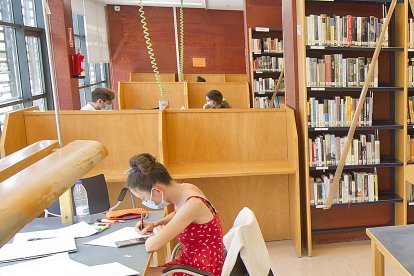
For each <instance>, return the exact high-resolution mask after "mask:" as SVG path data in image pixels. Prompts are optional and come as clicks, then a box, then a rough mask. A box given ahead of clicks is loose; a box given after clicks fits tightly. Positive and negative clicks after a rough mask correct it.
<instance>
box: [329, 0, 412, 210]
mask: <svg viewBox="0 0 414 276" xmlns="http://www.w3.org/2000/svg"><path fill="white" fill-rule="evenodd" d="M410 1H412V0H410ZM396 4H397V0H392V2H391V6H390V9H389V12H388V14H387V17H386V18H385V22H384V25H383V28H382V31H381V34H380V37H379V39H378V43H377V46H376V47H375V52H374V56H373V57H372V59H371V64H370V66H369V70H368V75H367V77H366V78H365V83H364V87H362V91H361V95H360V97H359V102H358V106H357V109H356V110H355V113H354V117H353V118H352V124H351V127H350V128H349V131H348V136H347V137H346V142H345V146H344V151H343V153H342V155H341V160H340V161H339V164H338V167H337V168H336V171H335V176H334V180H333V183H332V184H331V187H330V189H329V195H328V198H327V199H326V204H325V207H324V209H330V208H331V206H332V203H333V198H334V195H335V192H336V190H337V189H338V186H339V180H340V179H341V175H342V171H343V170H344V166H345V161H346V157H347V155H348V151H349V147H350V146H351V142H352V139H353V137H354V133H355V129H356V127H357V123H358V120H359V116H360V114H361V111H362V107H363V105H364V102H365V98H366V96H367V92H368V86H369V83H370V80H371V79H372V75H373V74H374V68H375V64H376V63H377V62H378V56H379V54H380V51H381V48H382V43H383V41H384V37H385V32H386V30H387V29H388V25H389V23H390V20H391V17H392V14H393V13H394V9H395V5H396Z"/></svg>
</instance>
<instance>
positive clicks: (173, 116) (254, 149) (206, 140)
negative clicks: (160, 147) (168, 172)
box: [165, 109, 288, 164]
mask: <svg viewBox="0 0 414 276" xmlns="http://www.w3.org/2000/svg"><path fill="white" fill-rule="evenodd" d="M165 112H166V114H165V116H166V124H167V140H168V160H169V163H176V164H191V163H215V162H252V161H253V162H254V161H272V160H287V158H288V152H287V146H286V144H287V142H288V141H287V135H286V128H287V118H286V111H285V110H281V111H274V110H260V111H258V110H253V109H249V110H243V109H239V110H237V109H221V110H218V109H215V110H180V111H174V110H166V111H165ZM282 145H283V146H282Z"/></svg>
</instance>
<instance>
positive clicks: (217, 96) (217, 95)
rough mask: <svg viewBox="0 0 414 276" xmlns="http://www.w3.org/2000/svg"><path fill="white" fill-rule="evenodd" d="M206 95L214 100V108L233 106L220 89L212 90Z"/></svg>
mask: <svg viewBox="0 0 414 276" xmlns="http://www.w3.org/2000/svg"><path fill="white" fill-rule="evenodd" d="M206 97H207V98H209V99H210V100H212V101H213V102H214V107H213V108H231V106H230V104H229V103H228V102H226V101H224V100H223V94H221V92H220V91H218V90H210V91H208V92H207V94H206Z"/></svg>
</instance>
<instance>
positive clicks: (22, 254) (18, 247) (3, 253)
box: [0, 237, 77, 262]
mask: <svg viewBox="0 0 414 276" xmlns="http://www.w3.org/2000/svg"><path fill="white" fill-rule="evenodd" d="M76 250H77V249H76V243H75V240H74V239H73V238H70V237H62V238H52V239H44V240H37V241H28V242H21V243H12V244H6V245H4V246H3V247H2V248H1V249H0V262H11V261H17V260H24V259H32V258H38V257H43V256H48V255H51V254H55V253H61V252H75V251H76Z"/></svg>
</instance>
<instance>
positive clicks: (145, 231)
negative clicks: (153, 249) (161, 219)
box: [135, 221, 155, 235]
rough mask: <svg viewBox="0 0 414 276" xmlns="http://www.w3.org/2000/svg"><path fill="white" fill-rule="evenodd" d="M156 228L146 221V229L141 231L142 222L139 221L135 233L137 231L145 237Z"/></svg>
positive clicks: (153, 224)
mask: <svg viewBox="0 0 414 276" xmlns="http://www.w3.org/2000/svg"><path fill="white" fill-rule="evenodd" d="M154 227H155V223H153V222H146V221H144V227H143V229H141V221H138V223H137V224H136V225H135V231H137V232H138V233H139V234H142V235H144V234H146V233H148V232H152V231H153V229H154Z"/></svg>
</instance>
